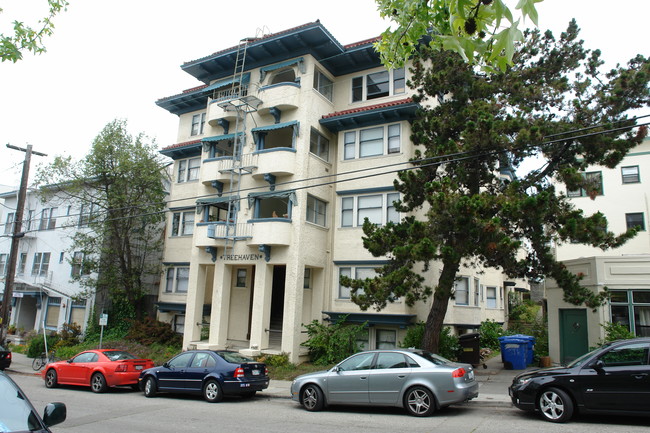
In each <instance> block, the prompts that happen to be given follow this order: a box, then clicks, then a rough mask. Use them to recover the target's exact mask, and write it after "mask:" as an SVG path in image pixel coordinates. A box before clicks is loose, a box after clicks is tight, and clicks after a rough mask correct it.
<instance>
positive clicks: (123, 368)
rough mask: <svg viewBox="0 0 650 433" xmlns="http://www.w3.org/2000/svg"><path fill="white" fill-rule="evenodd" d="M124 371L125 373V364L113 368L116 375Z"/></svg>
mask: <svg viewBox="0 0 650 433" xmlns="http://www.w3.org/2000/svg"><path fill="white" fill-rule="evenodd" d="M124 371H126V364H118V365H117V367H115V372H116V373H121V372H124Z"/></svg>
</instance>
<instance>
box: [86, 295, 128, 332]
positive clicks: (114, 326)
mask: <svg viewBox="0 0 650 433" xmlns="http://www.w3.org/2000/svg"><path fill="white" fill-rule="evenodd" d="M105 313H106V314H108V323H107V325H106V326H104V334H103V338H104V340H119V339H123V338H125V337H126V335H127V334H128V333H129V330H130V329H131V326H132V324H133V319H135V311H134V308H133V306H132V305H130V304H128V303H127V302H126V301H125V300H123V299H122V300H116V301H114V302H113V305H112V306H111V308H110V309H108V310H106V311H105ZM90 317H91V318H90V319H89V322H88V326H87V327H86V335H85V340H86V341H94V342H98V341H99V338H100V335H101V327H100V326H99V313H98V312H97V311H95V309H94V307H93V310H92V312H91V316H90Z"/></svg>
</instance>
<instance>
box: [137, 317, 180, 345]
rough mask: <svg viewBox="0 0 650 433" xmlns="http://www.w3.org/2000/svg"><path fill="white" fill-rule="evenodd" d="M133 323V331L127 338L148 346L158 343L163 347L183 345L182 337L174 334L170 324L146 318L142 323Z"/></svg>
mask: <svg viewBox="0 0 650 433" xmlns="http://www.w3.org/2000/svg"><path fill="white" fill-rule="evenodd" d="M130 322H131V329H130V330H129V332H128V334H127V335H126V338H127V339H129V340H133V341H136V342H138V343H140V344H144V345H146V346H148V345H151V344H154V343H158V344H161V345H179V346H180V345H181V343H182V337H181V336H180V335H179V334H177V333H176V332H174V330H173V329H172V328H171V326H170V325H169V323H165V322H161V321H159V320H156V319H152V318H151V317H146V318H145V319H144V320H143V321H142V322H137V321H135V320H132V321H130Z"/></svg>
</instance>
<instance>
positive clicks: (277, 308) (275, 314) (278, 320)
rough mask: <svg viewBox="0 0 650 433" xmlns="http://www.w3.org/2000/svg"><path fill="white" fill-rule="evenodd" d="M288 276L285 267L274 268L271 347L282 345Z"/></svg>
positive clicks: (277, 266) (270, 328) (276, 266)
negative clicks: (285, 289)
mask: <svg viewBox="0 0 650 433" xmlns="http://www.w3.org/2000/svg"><path fill="white" fill-rule="evenodd" d="M286 276H287V267H286V266H285V265H275V266H274V267H273V288H272V294H271V321H270V324H269V325H270V326H269V330H270V331H269V332H270V335H269V346H271V347H273V346H280V345H281V344H282V319H283V317H284V284H285V279H286Z"/></svg>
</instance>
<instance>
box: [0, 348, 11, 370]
mask: <svg viewBox="0 0 650 433" xmlns="http://www.w3.org/2000/svg"><path fill="white" fill-rule="evenodd" d="M10 366H11V351H10V350H9V349H5V348H4V347H2V346H0V370H4V369H5V368H9V367H10Z"/></svg>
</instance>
